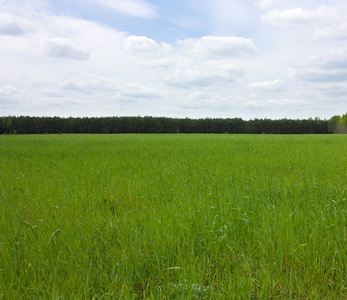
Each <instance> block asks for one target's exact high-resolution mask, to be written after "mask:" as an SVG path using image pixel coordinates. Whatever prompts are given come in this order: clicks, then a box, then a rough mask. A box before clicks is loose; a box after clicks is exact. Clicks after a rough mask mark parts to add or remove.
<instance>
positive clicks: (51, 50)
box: [41, 38, 89, 60]
mask: <svg viewBox="0 0 347 300" xmlns="http://www.w3.org/2000/svg"><path fill="white" fill-rule="evenodd" d="M41 52H42V54H43V55H44V56H49V57H54V58H67V59H72V60H88V59H89V52H87V51H85V50H84V49H80V48H79V47H78V46H76V45H74V44H73V43H72V41H71V40H68V39H63V38H52V39H47V40H44V41H42V43H41Z"/></svg>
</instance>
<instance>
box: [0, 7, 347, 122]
mask: <svg viewBox="0 0 347 300" xmlns="http://www.w3.org/2000/svg"><path fill="white" fill-rule="evenodd" d="M346 15H347V1H345V0H300V1H299V0H290V1H288V0H165V1H163V0H73V1H72V0H30V1H28V0H0V116H6V115H17V116H18V115H29V116H61V117H69V116H73V117H77V116H80V117H83V116H89V117H91V116H98V117H99V116H137V115H140V116H146V115H148V116H167V117H179V118H181V117H189V118H205V117H211V118H215V117H222V118H226V117H230V118H234V117H241V118H243V119H253V118H271V119H280V118H291V119H306V118H308V117H316V116H318V117H320V118H322V119H324V118H326V119H328V118H330V117H332V116H333V115H336V114H338V115H342V114H344V113H346V112H347V19H346Z"/></svg>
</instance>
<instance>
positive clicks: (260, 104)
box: [243, 99, 305, 108]
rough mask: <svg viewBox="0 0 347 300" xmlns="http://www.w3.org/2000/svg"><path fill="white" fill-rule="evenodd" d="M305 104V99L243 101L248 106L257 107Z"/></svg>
mask: <svg viewBox="0 0 347 300" xmlns="http://www.w3.org/2000/svg"><path fill="white" fill-rule="evenodd" d="M302 104H305V101H303V100H296V99H268V100H265V101H260V100H258V101H246V102H244V103H243V105H244V106H246V107H255V108H271V107H278V106H289V107H290V106H296V105H302Z"/></svg>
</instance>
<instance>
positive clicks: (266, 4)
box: [254, 0, 277, 10]
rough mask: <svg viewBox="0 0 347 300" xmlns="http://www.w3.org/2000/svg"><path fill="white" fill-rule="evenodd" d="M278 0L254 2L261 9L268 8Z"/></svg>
mask: <svg viewBox="0 0 347 300" xmlns="http://www.w3.org/2000/svg"><path fill="white" fill-rule="evenodd" d="M276 2H277V0H258V1H255V2H254V4H255V5H256V6H257V7H258V8H259V9H261V10H268V9H270V8H272V7H274V5H275V4H276Z"/></svg>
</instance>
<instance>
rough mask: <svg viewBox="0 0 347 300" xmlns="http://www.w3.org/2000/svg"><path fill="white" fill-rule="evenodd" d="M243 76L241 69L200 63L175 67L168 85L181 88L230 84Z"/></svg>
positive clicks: (225, 65) (228, 65) (229, 65)
mask: <svg viewBox="0 0 347 300" xmlns="http://www.w3.org/2000/svg"><path fill="white" fill-rule="evenodd" d="M243 74H244V72H243V70H242V69H241V68H239V67H235V66H234V65H231V64H224V63H219V64H218V63H212V62H205V63H203V62H201V64H194V65H181V66H176V68H175V69H174V70H173V74H172V77H171V79H170V80H169V84H170V85H176V86H182V87H185V86H186V87H189V86H213V85H219V84H231V83H234V82H235V81H236V80H237V79H238V78H240V77H242V76H243Z"/></svg>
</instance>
